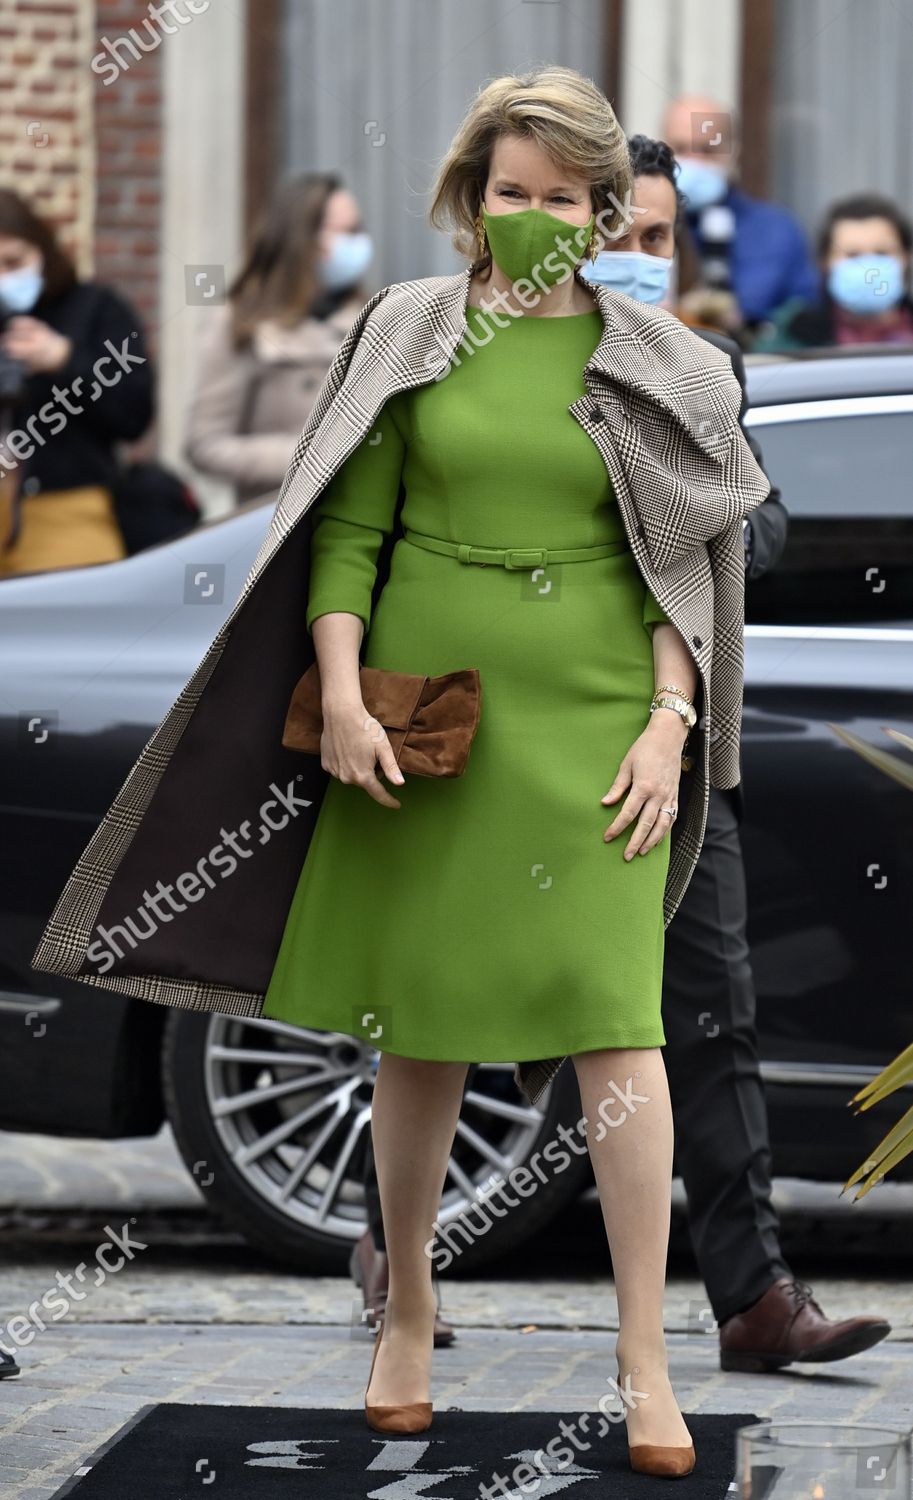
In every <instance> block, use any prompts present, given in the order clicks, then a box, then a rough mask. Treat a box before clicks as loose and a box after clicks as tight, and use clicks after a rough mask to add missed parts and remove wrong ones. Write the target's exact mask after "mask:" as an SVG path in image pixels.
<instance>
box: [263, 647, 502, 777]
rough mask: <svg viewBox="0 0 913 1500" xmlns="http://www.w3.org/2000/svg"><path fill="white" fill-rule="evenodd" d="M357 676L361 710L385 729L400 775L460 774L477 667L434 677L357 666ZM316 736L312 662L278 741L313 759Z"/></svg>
mask: <svg viewBox="0 0 913 1500" xmlns="http://www.w3.org/2000/svg"><path fill="white" fill-rule="evenodd" d="M358 676H359V681H360V683H361V695H362V699H363V701H364V705H365V708H366V709H367V710H368V713H369V714H371V715H372V716H373V717H374V718H375V719H377V720H378V722H379V723H380V724H382V725H383V727H384V729H385V730H386V732H387V738H388V739H389V741H390V747H391V749H392V751H393V754H394V755H395V756H396V763H397V765H398V766H399V768H400V770H401V771H402V772H403V773H404V774H407V773H411V774H412V775H413V776H462V774H463V772H464V770H465V769H466V762H467V760H468V759H469V747H470V745H471V744H472V739H473V736H474V734H475V732H476V729H477V727H478V723H479V711H480V708H481V702H482V685H481V682H480V680H479V671H478V668H477V667H466V668H464V669H463V670H462V671H459V672H444V673H442V675H441V676H440V677H422V676H421V675H420V674H418V673H411V672H389V671H387V669H386V668H385V667H361V668H360V669H359V673H358ZM322 732H323V710H322V707H321V699H320V673H319V671H318V667H317V663H316V662H312V663H311V665H310V666H309V667H308V669H307V671H306V672H305V674H304V676H303V677H301V678H299V680H298V683H297V685H296V687H295V691H294V692H293V694H292V700H291V702H290V704H289V708H288V714H287V716H286V720H285V731H284V733H283V736H282V743H283V745H285V747H286V749H288V750H304V751H308V752H310V753H311V754H318V755H319V753H320V736H321V733H322Z"/></svg>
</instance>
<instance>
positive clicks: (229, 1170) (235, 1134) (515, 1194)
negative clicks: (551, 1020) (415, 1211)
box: [162, 1011, 592, 1275]
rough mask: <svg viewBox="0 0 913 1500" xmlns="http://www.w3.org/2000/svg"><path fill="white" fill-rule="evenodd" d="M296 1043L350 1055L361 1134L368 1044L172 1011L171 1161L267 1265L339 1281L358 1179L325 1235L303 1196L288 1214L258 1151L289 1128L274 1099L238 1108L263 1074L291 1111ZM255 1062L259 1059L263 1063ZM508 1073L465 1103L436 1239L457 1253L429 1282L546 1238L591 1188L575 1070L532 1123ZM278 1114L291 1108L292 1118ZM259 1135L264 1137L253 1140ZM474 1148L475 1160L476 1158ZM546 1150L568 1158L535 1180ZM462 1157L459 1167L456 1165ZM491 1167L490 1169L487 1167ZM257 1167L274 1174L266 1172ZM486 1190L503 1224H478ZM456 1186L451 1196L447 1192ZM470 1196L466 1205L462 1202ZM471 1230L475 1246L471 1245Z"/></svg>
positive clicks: (480, 1085)
mask: <svg viewBox="0 0 913 1500" xmlns="http://www.w3.org/2000/svg"><path fill="white" fill-rule="evenodd" d="M304 1036H307V1037H309V1038H311V1039H312V1040H311V1043H310V1044H311V1045H315V1042H314V1039H318V1040H320V1041H322V1042H323V1043H324V1044H325V1045H326V1046H329V1045H331V1044H332V1046H333V1047H334V1048H335V1054H334V1055H335V1056H337V1057H338V1056H347V1055H349V1054H348V1053H347V1052H346V1048H348V1049H349V1053H351V1056H352V1059H353V1079H354V1080H355V1081H356V1086H355V1087H353V1088H352V1089H351V1090H350V1092H351V1096H352V1100H353V1106H352V1108H353V1113H352V1118H357V1119H358V1120H360V1121H361V1129H362V1131H363V1130H364V1117H365V1113H366V1111H367V1113H368V1115H369V1112H370V1096H371V1091H372V1089H373V1082H372V1081H371V1079H370V1078H368V1079H367V1081H366V1082H364V1084H363V1083H362V1081H361V1079H360V1077H358V1076H357V1075H356V1074H355V1072H354V1063H355V1060H356V1059H357V1058H358V1056H359V1054H358V1049H361V1052H362V1053H364V1052H365V1051H366V1050H367V1049H366V1048H365V1046H364V1044H363V1043H361V1042H359V1041H357V1040H356V1039H353V1038H349V1037H337V1036H335V1035H332V1036H331V1035H330V1034H327V1033H304V1032H302V1031H299V1029H298V1028H296V1027H289V1026H286V1025H284V1023H281V1022H270V1021H266V1020H245V1019H239V1018H236V1017H229V1016H221V1015H212V1014H209V1013H204V1012H199V1011H174V1012H172V1014H171V1015H170V1016H169V1018H168V1021H167V1023H166V1026H165V1029H164V1037H163V1051H162V1085H163V1094H164V1100H165V1108H166V1113H167V1117H168V1120H169V1122H170V1124H171V1128H172V1130H173V1132H174V1136H175V1140H176V1142H177V1146H178V1149H179V1151H180V1153H181V1155H182V1157H183V1159H184V1162H185V1163H186V1165H187V1168H188V1171H189V1172H190V1173H191V1175H192V1177H193V1178H194V1181H195V1182H196V1183H197V1185H198V1186H199V1188H200V1189H201V1191H202V1192H203V1193H204V1195H205V1197H206V1198H207V1200H208V1202H209V1203H210V1204H211V1205H212V1206H213V1207H214V1208H215V1209H216V1210H217V1211H218V1212H219V1214H220V1215H221V1216H223V1217H224V1219H225V1220H227V1221H228V1222H229V1223H230V1224H231V1225H232V1226H233V1227H235V1228H237V1229H238V1230H239V1231H240V1232H241V1234H242V1235H243V1236H244V1237H245V1239H247V1240H248V1241H249V1242H250V1243H251V1244H252V1245H255V1246H257V1248H258V1249H260V1250H262V1251H263V1252H265V1254H266V1255H267V1256H268V1257H269V1258H270V1259H272V1260H274V1261H278V1262H280V1263H283V1264H286V1265H291V1266H293V1267H294V1268H295V1270H297V1271H304V1272H309V1273H316V1274H330V1275H334V1274H343V1273H345V1272H346V1270H347V1268H348V1262H349V1257H350V1254H351V1250H352V1246H353V1245H354V1243H355V1241H356V1240H357V1239H358V1238H359V1236H360V1235H361V1234H362V1233H363V1231H364V1229H365V1225H366V1210H365V1204H364V1197H363V1187H362V1178H363V1168H362V1169H361V1170H360V1171H353V1172H352V1175H351V1178H350V1179H348V1180H346V1181H345V1182H344V1183H343V1184H342V1185H343V1186H344V1187H345V1189H346V1199H345V1202H344V1203H343V1205H342V1209H341V1211H340V1212H338V1213H336V1214H335V1215H334V1216H329V1215H328V1216H327V1217H326V1220H325V1221H324V1222H323V1223H321V1222H319V1221H318V1218H317V1215H316V1214H315V1213H313V1212H310V1215H309V1210H308V1203H307V1198H306V1195H305V1196H304V1197H302V1198H301V1201H299V1199H298V1197H297V1196H296V1197H295V1198H294V1199H291V1196H290V1195H289V1196H287V1198H286V1201H285V1202H284V1203H283V1201H282V1193H283V1191H284V1190H286V1189H287V1186H288V1180H289V1179H288V1176H286V1178H285V1179H284V1181H283V1180H282V1177H281V1172H282V1171H283V1170H285V1171H288V1166H287V1165H285V1166H281V1167H278V1168H277V1167H276V1165H275V1163H273V1162H272V1161H271V1160H270V1159H269V1158H268V1153H266V1152H265V1151H263V1149H262V1146H263V1140H264V1139H267V1138H271V1137H272V1136H273V1135H275V1133H276V1130H277V1129H278V1130H279V1131H281V1130H282V1129H283V1128H284V1127H283V1124H282V1119H281V1117H279V1116H277V1115H275V1114H274V1113H272V1109H273V1108H274V1107H275V1101H274V1100H273V1099H269V1100H268V1102H267V1106H266V1108H265V1110H258V1108H257V1106H256V1104H255V1105H254V1106H253V1107H252V1109H251V1111H250V1112H249V1116H248V1115H245V1113H244V1111H243V1110H240V1109H236V1108H235V1103H236V1101H237V1100H238V1099H239V1098H240V1099H241V1100H242V1102H243V1101H244V1100H247V1099H249V1098H250V1097H251V1094H252V1092H253V1091H252V1088H251V1083H252V1076H253V1075H252V1073H251V1071H250V1069H257V1068H258V1067H260V1076H261V1077H265V1079H266V1083H265V1085H264V1086H265V1088H266V1090H267V1092H268V1093H272V1094H276V1093H278V1092H279V1091H280V1090H281V1089H283V1088H285V1089H286V1090H287V1092H286V1093H285V1095H284V1096H281V1097H280V1099H279V1103H280V1104H285V1101H286V1100H289V1099H292V1100H294V1099H295V1098H296V1092H292V1093H289V1092H288V1089H289V1088H290V1087H291V1085H290V1084H283V1082H282V1081H281V1080H282V1074H283V1072H285V1073H289V1074H291V1076H292V1077H294V1070H293V1069H292V1068H291V1067H290V1065H289V1064H287V1063H285V1062H284V1061H283V1058H284V1057H285V1056H286V1055H288V1054H287V1052H285V1051H283V1050H282V1049H283V1048H288V1049H294V1048H296V1047H297V1048H300V1047H301V1045H302V1042H301V1038H302V1037H304ZM251 1039H253V1040H251ZM270 1047H278V1053H277V1060H276V1062H275V1064H273V1065H271V1064H270V1063H269V1061H268V1059H269V1058H270V1056H271V1053H270V1050H269V1049H270ZM261 1049H262V1050H261ZM248 1053H250V1054H251V1056H252V1057H253V1058H254V1061H253V1062H252V1063H251V1064H248V1063H247V1061H246V1058H247V1054H248ZM235 1055H237V1056H239V1057H240V1058H241V1059H242V1061H241V1063H240V1064H236V1063H235V1061H234V1058H235ZM257 1059H260V1062H259V1063H258V1061H257ZM264 1059H266V1060H267V1061H265V1062H264V1061H263V1060H264ZM232 1069H234V1071H231V1070H232ZM245 1070H247V1071H245ZM512 1072H513V1067H512V1065H511V1064H504V1065H503V1066H502V1065H500V1064H498V1065H495V1064H483V1065H480V1068H479V1071H478V1072H477V1074H476V1075H475V1078H474V1079H473V1080H472V1082H471V1084H470V1086H469V1087H468V1088H467V1090H466V1095H465V1098H464V1104H463V1111H462V1113H461V1118H460V1124H459V1125H458V1130H457V1136H456V1139H455V1143H454V1154H453V1155H452V1157H451V1172H452V1173H453V1174H454V1175H453V1176H451V1175H448V1184H449V1185H450V1186H449V1190H448V1189H445V1195H444V1198H443V1199H442V1210H441V1215H440V1224H441V1231H440V1232H444V1231H445V1230H446V1231H447V1233H446V1243H447V1245H448V1246H454V1245H455V1246H456V1249H454V1251H453V1253H452V1256H451V1255H449V1254H447V1263H445V1252H444V1250H443V1241H441V1240H439V1245H438V1249H439V1251H440V1254H439V1255H438V1254H437V1253H436V1255H435V1257H434V1261H435V1266H436V1268H437V1269H445V1270H448V1271H449V1270H450V1269H451V1266H452V1269H453V1270H460V1271H463V1270H466V1271H471V1270H472V1271H474V1270H476V1269H477V1268H478V1267H480V1266H482V1265H485V1264H487V1263H488V1262H489V1261H491V1260H494V1259H496V1258H498V1257H499V1256H502V1255H505V1254H507V1253H508V1252H510V1251H512V1250H515V1249H516V1248H518V1247H519V1246H521V1245H523V1244H524V1243H525V1242H526V1241H528V1240H529V1238H530V1237H531V1236H532V1235H534V1234H536V1233H537V1232H538V1231H539V1230H541V1229H543V1228H544V1227H545V1226H546V1225H547V1224H548V1223H549V1222H550V1221H551V1220H552V1219H553V1218H554V1217H555V1216H556V1215H557V1214H558V1213H560V1211H561V1209H562V1208H563V1207H564V1206H565V1204H567V1203H569V1202H571V1201H573V1200H574V1199H575V1198H576V1197H577V1196H579V1194H580V1192H581V1191H583V1189H584V1188H585V1187H587V1186H588V1185H589V1184H590V1183H591V1182H592V1171H591V1168H590V1164H589V1157H588V1154H587V1153H586V1151H585V1149H581V1148H583V1147H584V1146H585V1142H584V1139H583V1136H582V1134H581V1132H580V1131H579V1130H578V1129H577V1122H578V1120H579V1118H580V1096H579V1092H578V1089H577V1080H576V1074H575V1072H574V1069H573V1066H572V1065H571V1064H570V1062H567V1063H565V1065H564V1066H563V1067H562V1068H561V1069H560V1071H559V1073H558V1075H557V1077H556V1078H555V1079H554V1080H553V1082H552V1084H551V1085H550V1087H549V1089H548V1091H547V1094H546V1095H545V1096H544V1097H543V1099H542V1100H540V1101H539V1105H538V1106H537V1108H536V1109H535V1110H532V1109H531V1108H530V1106H529V1105H528V1104H527V1102H526V1100H525V1099H523V1097H522V1095H521V1094H520V1093H519V1092H518V1091H517V1089H516V1086H515V1084H514V1083H513V1079H512ZM226 1077H228V1078H229V1080H230V1083H229V1084H228V1085H226V1084H225V1082H224V1079H225V1078H226ZM232 1090H233V1091H234V1092H233V1093H232ZM302 1091H303V1092H304V1097H305V1098H307V1097H308V1095H307V1091H306V1090H305V1087H304V1085H303V1084H302V1089H301V1090H299V1091H297V1093H301V1092H302ZM254 1097H255V1098H256V1095H255V1096H254ZM479 1099H481V1100H482V1101H483V1103H482V1105H479V1104H478V1103H474V1102H473V1101H478V1100H479ZM366 1101H367V1102H366ZM285 1107H286V1109H289V1108H290V1106H289V1105H288V1104H285ZM277 1119H278V1122H279V1123H278V1126H277V1125H276V1120H277ZM226 1124H228V1125H230V1129H229V1130H226ZM559 1126H563V1127H565V1131H566V1135H565V1140H566V1139H567V1138H568V1136H570V1135H571V1134H572V1133H573V1136H574V1138H575V1145H574V1149H573V1150H569V1149H567V1148H564V1149H563V1151H562V1150H561V1147H560V1142H561V1136H560V1135H559V1134H558V1128H559ZM483 1127H484V1128H483ZM368 1128H369V1127H368ZM258 1130H259V1131H260V1132H261V1134H260V1135H259V1137H258V1135H257V1132H258ZM551 1142H554V1143H555V1145H554V1147H552V1146H549V1143H551ZM477 1147H478V1148H481V1149H479V1150H477V1149H476V1148H477ZM546 1149H547V1150H548V1154H547V1155H546V1156H545V1158H544V1161H545V1162H548V1163H549V1164H555V1163H556V1158H558V1157H559V1156H561V1155H563V1156H565V1157H566V1158H567V1162H566V1165H564V1166H563V1167H559V1166H558V1165H557V1164H555V1165H553V1166H552V1165H550V1166H549V1170H548V1171H546V1170H545V1169H544V1163H543V1162H539V1168H538V1170H534V1169H530V1168H529V1166H528V1163H529V1162H530V1161H533V1160H534V1159H537V1160H538V1158H537V1153H538V1154H539V1156H541V1155H542V1153H543V1152H544V1151H546ZM458 1153H462V1155H461V1156H460V1158H459V1159H458ZM472 1153H475V1154H474V1155H473V1154H472ZM305 1154H306V1153H305ZM486 1154H488V1156H489V1165H488V1166H487V1167H486ZM258 1156H259V1159H258ZM476 1156H477V1157H478V1162H479V1165H478V1169H477V1170H472V1167H471V1163H472V1161H474V1160H475V1158H476ZM493 1156H498V1157H500V1159H501V1160H502V1162H503V1166H502V1168H501V1169H500V1170H499V1171H497V1172H495V1173H492V1171H491V1169H490V1157H493ZM513 1158H515V1159H513ZM252 1160H253V1161H254V1162H255V1163H256V1164H257V1166H258V1171H257V1172H252V1171H251V1170H250V1165H251V1161H252ZM332 1162H333V1158H332V1154H330V1156H329V1158H328V1161H327V1163H326V1164H324V1167H323V1172H324V1176H323V1177H322V1178H321V1180H320V1184H319V1186H322V1185H323V1183H324V1182H325V1181H327V1180H329V1178H331V1177H332V1175H333V1170H334V1168H333V1165H332ZM265 1167H268V1168H269V1169H270V1170H269V1171H267V1170H264V1168H265ZM505 1167H507V1171H506V1173H505V1170H504V1168H505ZM521 1167H526V1168H527V1172H526V1177H525V1178H523V1180H522V1189H521V1190H520V1191H518V1190H517V1189H515V1188H514V1184H515V1183H517V1184H519V1182H520V1178H519V1176H518V1175H514V1174H517V1173H518V1169H520V1168H521ZM270 1174H272V1175H270ZM505 1178H506V1180H505ZM492 1179H494V1180H495V1182H497V1180H498V1179H501V1180H502V1181H504V1187H503V1188H499V1189H497V1191H498V1192H499V1193H501V1194H503V1195H504V1196H502V1197H500V1198H499V1199H496V1201H497V1202H498V1204H499V1207H500V1212H499V1213H495V1212H491V1213H489V1214H488V1215H487V1216H485V1215H484V1214H483V1213H480V1211H479V1207H478V1204H479V1197H480V1193H481V1191H482V1189H483V1188H484V1187H489V1188H490V1185H491V1183H492ZM530 1181H532V1182H533V1183H535V1184H537V1185H536V1186H534V1188H533V1190H532V1191H528V1189H529V1185H530ZM454 1182H456V1184H457V1186H456V1188H454V1187H453V1186H452V1184H453V1183H454ZM470 1183H471V1184H472V1186H473V1190H474V1194H475V1196H474V1199H473V1198H471V1197H470V1194H469V1191H468V1187H469V1185H470ZM460 1184H462V1186H460ZM521 1191H527V1195H526V1196H521ZM508 1193H509V1194H510V1197H509V1198H507V1196H506V1195H507V1194H508ZM473 1202H474V1203H475V1208H474V1210H473V1213H472V1215H471V1216H470V1215H467V1213H466V1210H468V1209H470V1206H471V1204H472V1203H473ZM505 1203H506V1204H507V1205H508V1206H507V1207H506V1208H505V1207H504V1206H503V1205H504V1204H505ZM486 1217H487V1227H484V1228H479V1226H480V1225H483V1224H485V1223H486ZM458 1225H459V1226H460V1227H457V1226H458ZM467 1225H469V1227H470V1230H471V1231H472V1232H471V1233H470V1232H469V1231H467V1228H466V1226H467ZM448 1226H450V1227H448ZM476 1230H478V1231H479V1232H477V1233H476V1232H475V1231H476Z"/></svg>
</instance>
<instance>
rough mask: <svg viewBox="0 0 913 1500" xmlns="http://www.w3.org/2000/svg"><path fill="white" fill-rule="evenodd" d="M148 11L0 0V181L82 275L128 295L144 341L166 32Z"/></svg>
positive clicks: (111, 4)
mask: <svg viewBox="0 0 913 1500" xmlns="http://www.w3.org/2000/svg"><path fill="white" fill-rule="evenodd" d="M146 20H148V11H147V6H146V3H145V0H0V181H2V182H3V183H4V185H9V186H12V187H15V188H16V189H17V190H18V191H20V192H22V193H24V194H25V195H26V196H27V197H28V198H29V199H30V201H31V202H33V203H34V205H35V206H36V208H37V209H38V210H39V212H41V213H42V214H44V215H45V216H46V217H48V218H49V219H50V220H51V221H52V222H53V223H54V224H55V225H56V226H57V228H58V231H59V233H60V236H61V239H62V240H63V242H64V244H65V245H66V246H67V248H68V249H69V250H70V251H71V253H72V254H73V255H74V256H75V259H76V262H77V265H78V266H79V270H80V273H81V274H82V275H86V276H94V277H96V278H97V279H98V280H100V281H105V282H108V283H110V284H111V285H113V286H116V287H118V288H119V289H120V290H121V291H123V292H124V294H125V295H126V296H128V297H129V298H130V299H131V301H132V302H133V303H134V304H135V305H136V307H137V308H138V310H139V312H140V315H141V317H142V319H143V322H144V323H145V325H146V328H147V330H148V332H149V334H150V337H151V338H152V340H153V345H154V342H155V332H156V323H157V320H158V309H159V255H160V239H159V223H160V214H161V168H160V162H161V156H162V142H161V51H162V47H163V46H165V45H167V43H168V37H167V36H165V37H162V36H161V35H160V33H159V38H160V45H158V46H155V45H153V44H154V41H155V39H156V33H155V31H154V30H153V31H152V32H151V33H150V31H149V30H147V29H146V27H145V26H144V24H143V23H144V21H146ZM131 30H132V31H133V32H135V35H136V37H137V38H138V39H139V40H140V41H142V42H143V43H144V45H145V47H149V48H150V50H148V51H145V50H143V48H141V47H139V46H137V45H136V43H135V42H131ZM105 42H107V43H108V44H110V45H109V46H106V45H105ZM112 49H113V51H112ZM93 58H94V59H95V60H96V61H95V66H94V67H93ZM115 58H116V59H117V60H118V61H119V64H120V65H119V66H118V67H117V70H116V71H117V76H116V77H114V76H113V74H114V72H115V64H114V59H115Z"/></svg>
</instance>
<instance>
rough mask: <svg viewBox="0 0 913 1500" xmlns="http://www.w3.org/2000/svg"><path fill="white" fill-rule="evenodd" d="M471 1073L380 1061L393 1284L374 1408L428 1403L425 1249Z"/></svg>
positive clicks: (383, 1189)
mask: <svg viewBox="0 0 913 1500" xmlns="http://www.w3.org/2000/svg"><path fill="white" fill-rule="evenodd" d="M468 1067H469V1064H468V1063H463V1062H425V1061H422V1060H420V1059H417V1058H412V1057H397V1056H396V1054H395V1053H393V1052H384V1053H382V1055H381V1059H380V1066H379V1068H378V1072H377V1080H376V1082H375V1085H374V1102H373V1105H372V1112H371V1134H372V1137H373V1141H374V1161H375V1165H376V1168H377V1185H378V1188H379V1189H380V1202H381V1212H382V1214H383V1222H384V1238H385V1239H386V1243H387V1261H388V1266H389V1271H390V1283H389V1291H388V1294H387V1307H386V1313H385V1318H384V1321H385V1323H386V1328H385V1330H384V1336H383V1343H382V1345H381V1348H380V1350H379V1351H378V1355H377V1362H376V1364H375V1366H374V1375H373V1377H372V1380H371V1388H370V1391H369V1392H368V1395H367V1400H368V1402H369V1403H370V1404H371V1405H374V1404H375V1403H376V1404H378V1405H381V1406H386V1405H396V1404H399V1403H408V1402H412V1401H427V1400H428V1399H429V1398H428V1390H429V1380H430V1375H431V1351H432V1348H433V1335H434V1314H435V1310H436V1306H437V1304H436V1299H435V1295H434V1284H433V1282H432V1279H431V1271H432V1265H431V1257H430V1256H429V1255H428V1254H426V1252H425V1246H426V1244H427V1243H428V1241H429V1240H430V1239H431V1237H432V1235H433V1234H434V1221H435V1218H436V1217H437V1214H438V1212H439V1211H440V1206H441V1195H442V1193H443V1191H444V1180H445V1177H446V1172H447V1161H448V1158H449V1156H450V1148H451V1146H452V1144H453V1137H454V1132H455V1130H456V1125H457V1120H458V1118H459V1114H460V1107H461V1105H462V1102H463V1085H464V1083H465V1081H466V1070H467V1068H468Z"/></svg>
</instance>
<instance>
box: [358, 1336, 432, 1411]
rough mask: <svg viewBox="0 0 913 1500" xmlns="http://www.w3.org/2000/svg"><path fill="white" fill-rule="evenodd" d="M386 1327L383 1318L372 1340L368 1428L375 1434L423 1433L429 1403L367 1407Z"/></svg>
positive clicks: (366, 1389)
mask: <svg viewBox="0 0 913 1500" xmlns="http://www.w3.org/2000/svg"><path fill="white" fill-rule="evenodd" d="M386 1326H387V1320H386V1318H384V1320H383V1322H382V1323H381V1325H380V1328H379V1329H378V1331H377V1335H376V1337H375V1339H374V1353H373V1355H372V1357H371V1369H370V1371H369V1373H368V1384H367V1386H366V1387H365V1418H366V1420H367V1423H368V1426H369V1427H373V1428H374V1431H375V1432H424V1431H425V1428H426V1427H430V1426H431V1416H432V1404H431V1402H430V1401H409V1402H407V1403H405V1405H403V1406H396V1405H393V1404H392V1403H390V1404H386V1405H383V1404H382V1405H377V1404H376V1403H375V1404H372V1405H370V1406H369V1405H368V1390H369V1389H370V1386H371V1376H372V1375H373V1374H374V1365H375V1363H376V1361H377V1351H378V1349H379V1348H380V1341H381V1339H382V1338H383V1336H384V1329H385V1328H386Z"/></svg>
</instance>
